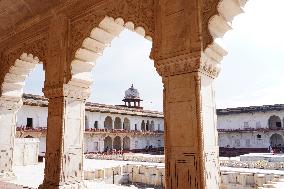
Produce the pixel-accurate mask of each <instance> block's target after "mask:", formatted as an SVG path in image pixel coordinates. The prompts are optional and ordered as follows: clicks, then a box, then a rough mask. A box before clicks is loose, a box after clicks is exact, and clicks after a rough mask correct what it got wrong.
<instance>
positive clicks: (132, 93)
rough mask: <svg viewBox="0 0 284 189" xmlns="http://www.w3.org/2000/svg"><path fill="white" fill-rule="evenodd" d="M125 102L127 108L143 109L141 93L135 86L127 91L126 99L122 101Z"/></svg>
mask: <svg viewBox="0 0 284 189" xmlns="http://www.w3.org/2000/svg"><path fill="white" fill-rule="evenodd" d="M122 101H123V102H125V106H127V107H130V108H142V107H140V102H141V101H142V100H141V99H140V95H139V91H138V90H137V89H135V88H134V86H133V84H132V85H131V87H130V88H129V89H127V90H126V91H125V96H124V99H123V100H122Z"/></svg>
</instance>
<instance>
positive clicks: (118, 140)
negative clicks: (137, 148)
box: [113, 136, 121, 150]
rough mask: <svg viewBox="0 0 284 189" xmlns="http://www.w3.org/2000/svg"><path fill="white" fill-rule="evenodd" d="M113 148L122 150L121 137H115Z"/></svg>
mask: <svg viewBox="0 0 284 189" xmlns="http://www.w3.org/2000/svg"><path fill="white" fill-rule="evenodd" d="M113 149H116V150H121V138H120V137H119V136H116V137H114V139H113Z"/></svg>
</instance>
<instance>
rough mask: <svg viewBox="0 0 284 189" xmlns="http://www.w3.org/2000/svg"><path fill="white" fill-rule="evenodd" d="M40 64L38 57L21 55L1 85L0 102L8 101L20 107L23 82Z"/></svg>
mask: <svg viewBox="0 0 284 189" xmlns="http://www.w3.org/2000/svg"><path fill="white" fill-rule="evenodd" d="M39 63H42V62H40V61H39V59H38V57H36V56H33V55H32V54H27V53H23V54H22V55H21V56H20V57H19V58H18V59H16V61H15V63H14V65H13V66H12V67H10V69H9V72H8V73H7V74H6V75H5V77H4V81H3V83H2V85H1V97H0V104H2V103H1V101H9V102H14V103H15V104H17V103H18V102H20V104H19V105H21V101H22V95H23V91H24V86H25V81H26V78H27V77H28V75H29V74H30V73H31V72H32V71H33V70H34V69H35V67H36V65H37V64H39Z"/></svg>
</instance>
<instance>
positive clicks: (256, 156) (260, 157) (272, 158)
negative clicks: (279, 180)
mask: <svg viewBox="0 0 284 189" xmlns="http://www.w3.org/2000/svg"><path fill="white" fill-rule="evenodd" d="M240 161H267V162H284V154H271V153H250V154H245V155H241V156H240Z"/></svg>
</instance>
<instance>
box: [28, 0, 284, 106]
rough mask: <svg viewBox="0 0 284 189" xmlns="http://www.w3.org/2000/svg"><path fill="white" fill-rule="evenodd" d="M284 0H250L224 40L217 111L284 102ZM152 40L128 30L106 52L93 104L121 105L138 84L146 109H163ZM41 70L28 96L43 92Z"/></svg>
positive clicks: (31, 78)
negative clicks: (224, 55)
mask: <svg viewBox="0 0 284 189" xmlns="http://www.w3.org/2000/svg"><path fill="white" fill-rule="evenodd" d="M283 7H284V1H283V0H250V1H249V2H248V3H247V5H246V7H245V14H241V15H239V16H237V17H236V18H235V19H234V22H233V28H234V29H233V30H231V31H229V32H228V33H226V35H225V36H224V44H225V46H226V47H227V50H228V55H227V56H226V57H225V58H224V60H223V61H222V63H221V64H222V71H221V73H220V75H219V77H218V78H217V79H216V81H215V86H216V104H217V107H218V108H226V107H237V106H250V105H263V104H280V103H284V88H283V81H284V78H283V76H284V75H283V72H284V48H283V44H284V36H283V34H284V24H282V23H283V20H282V18H284V11H283V10H282V9H283ZM151 45H152V44H151V42H149V41H148V40H146V39H144V38H142V37H141V36H139V35H138V34H136V33H134V32H131V31H128V30H124V31H123V32H122V33H121V34H120V36H119V37H118V38H115V39H114V40H113V42H112V44H111V46H110V47H108V48H107V49H106V50H105V51H104V55H103V56H102V57H100V58H99V59H98V61H97V63H96V67H95V69H94V70H93V75H94V79H95V82H94V84H93V88H92V95H91V97H90V101H95V102H99V103H105V104H121V103H122V102H121V100H122V99H123V96H124V91H125V90H126V89H127V88H129V87H130V85H131V84H134V86H135V87H136V88H138V89H139V91H140V94H141V97H142V99H143V100H144V101H143V103H142V104H143V106H144V107H145V109H151V110H159V111H162V102H163V99H162V81H161V78H160V76H159V75H158V74H157V72H156V70H155V68H154V64H153V61H152V60H150V58H149V54H150V50H151ZM43 78H44V75H43V72H42V67H41V66H38V67H37V68H36V70H35V71H34V72H33V73H31V75H30V76H29V78H28V79H27V82H26V87H25V92H27V93H34V94H42V93H41V88H42V87H43Z"/></svg>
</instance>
